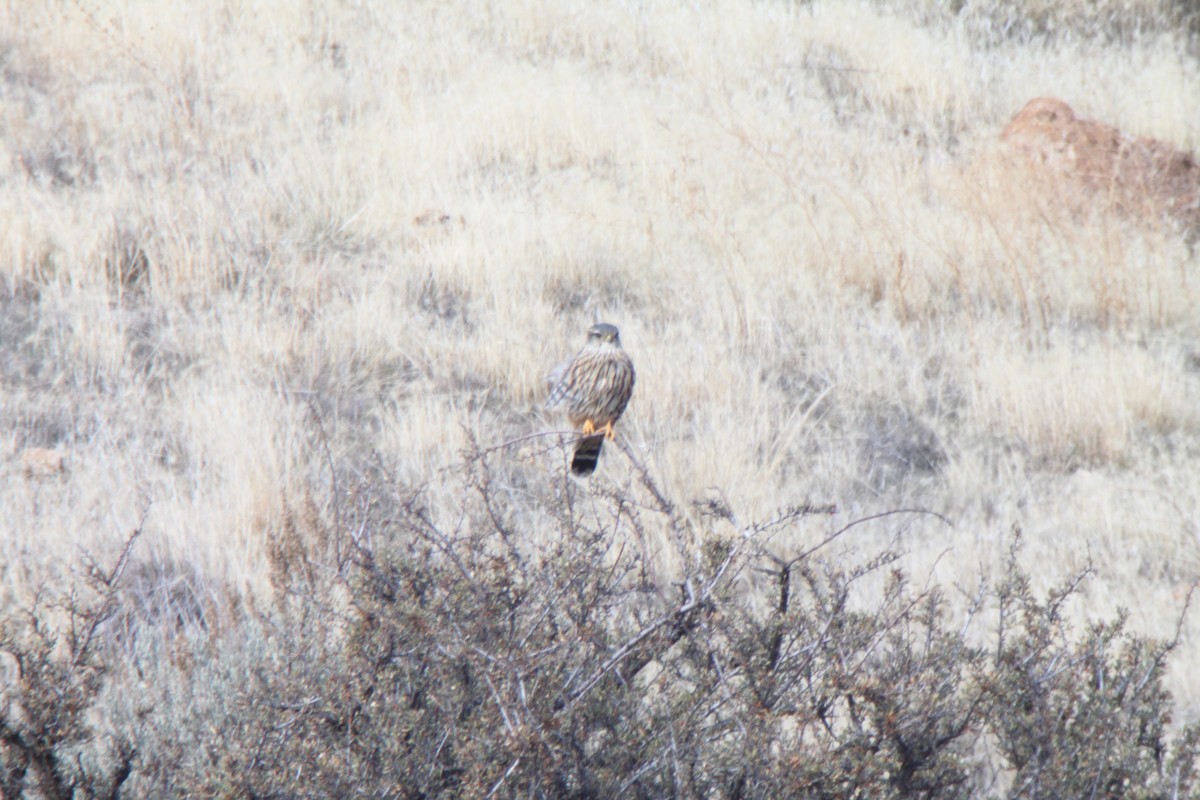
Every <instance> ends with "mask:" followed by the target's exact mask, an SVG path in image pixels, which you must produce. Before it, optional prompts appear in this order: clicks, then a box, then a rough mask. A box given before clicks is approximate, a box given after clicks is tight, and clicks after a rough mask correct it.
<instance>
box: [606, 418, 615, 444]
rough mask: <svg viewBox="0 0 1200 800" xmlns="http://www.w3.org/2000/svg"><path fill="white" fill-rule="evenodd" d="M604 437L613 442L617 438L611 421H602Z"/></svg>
mask: <svg viewBox="0 0 1200 800" xmlns="http://www.w3.org/2000/svg"><path fill="white" fill-rule="evenodd" d="M604 438H605V439H608V440H609V441H610V442H615V441H616V440H617V434H616V432H615V431H614V430H613V426H612V423H611V422H606V423H604Z"/></svg>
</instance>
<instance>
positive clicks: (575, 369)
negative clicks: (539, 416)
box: [546, 322, 634, 476]
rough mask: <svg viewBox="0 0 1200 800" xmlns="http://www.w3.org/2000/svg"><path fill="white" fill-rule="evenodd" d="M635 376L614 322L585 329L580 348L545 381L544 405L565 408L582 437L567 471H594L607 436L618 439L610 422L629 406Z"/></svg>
mask: <svg viewBox="0 0 1200 800" xmlns="http://www.w3.org/2000/svg"><path fill="white" fill-rule="evenodd" d="M633 377H634V376H633V361H632V360H631V359H630V358H629V354H628V353H626V352H625V351H624V350H622V349H621V334H620V333H619V332H618V331H617V328H616V326H615V325H609V324H608V323H607V322H601V323H598V324H596V325H593V326H592V327H591V328H590V329H589V330H588V333H587V342H586V343H585V344H584V346H583V349H582V350H580V351H579V352H578V353H576V354H575V357H574V358H572V359H571V360H570V361H568V362H566V363H564V364H561V365H560V366H559V367H558V368H557V369H555V371H554V372H553V373H551V375H550V377H549V378H548V379H547V382H548V383H549V384H550V387H551V388H550V399H549V400H547V401H546V408H548V409H551V408H559V407H562V408H565V409H566V412H567V419H569V420H570V422H571V425H572V426H573V427H575V428H577V429H578V430H579V432H580V433H581V434H582V435H583V438H582V439H580V440H579V443H578V444H576V445H575V456H574V458H572V459H571V472H573V473H575V474H576V475H580V476H585V475H591V474H592V472H594V471H595V469H596V462H597V461H598V460H599V458H600V448H601V447H603V446H604V439H605V437H607V438H608V439H610V440H611V439H614V438H616V435H615V434H614V433H613V423H614V422H616V421H617V420H618V419H620V417H621V413H622V412H623V411H625V406H627V405H628V404H629V397H630V395H632V394H633Z"/></svg>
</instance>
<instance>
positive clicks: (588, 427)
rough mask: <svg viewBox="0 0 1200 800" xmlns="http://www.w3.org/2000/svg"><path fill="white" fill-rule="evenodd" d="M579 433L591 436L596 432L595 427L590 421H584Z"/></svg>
mask: <svg viewBox="0 0 1200 800" xmlns="http://www.w3.org/2000/svg"><path fill="white" fill-rule="evenodd" d="M579 432H580V433H581V434H583V435H584V436H591V435H592V434H593V433H595V432H596V426H595V425H594V424H593V423H592V421H591V420H590V419H585V420H584V421H583V429H582V430H580V431H579Z"/></svg>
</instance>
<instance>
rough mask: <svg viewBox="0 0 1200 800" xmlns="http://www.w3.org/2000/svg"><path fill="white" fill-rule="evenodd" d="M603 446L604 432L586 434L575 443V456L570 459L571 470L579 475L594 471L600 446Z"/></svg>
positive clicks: (598, 457) (589, 473)
mask: <svg viewBox="0 0 1200 800" xmlns="http://www.w3.org/2000/svg"><path fill="white" fill-rule="evenodd" d="M603 446H604V434H603V433H598V434H596V435H595V436H588V437H587V438H585V439H582V440H581V441H580V442H579V444H577V445H575V457H574V458H572V459H571V472H573V473H575V474H576V475H578V476H580V477H585V476H587V475H591V474H592V473H593V472H595V471H596V462H597V461H599V460H600V448H602V447H603Z"/></svg>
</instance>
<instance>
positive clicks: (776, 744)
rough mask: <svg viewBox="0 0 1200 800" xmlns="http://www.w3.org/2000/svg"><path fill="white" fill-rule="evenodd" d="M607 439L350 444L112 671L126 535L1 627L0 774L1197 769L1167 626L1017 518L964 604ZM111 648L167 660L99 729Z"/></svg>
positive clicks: (133, 787)
mask: <svg viewBox="0 0 1200 800" xmlns="http://www.w3.org/2000/svg"><path fill="white" fill-rule="evenodd" d="M623 449H624V448H623ZM625 455H626V459H625V462H624V463H626V464H628V466H629V470H628V474H629V475H630V476H632V477H630V478H629V479H628V481H627V483H626V484H624V485H614V484H612V483H604V482H603V479H602V478H594V479H592V481H591V482H590V483H587V484H580V483H577V482H575V481H574V480H573V479H570V478H568V477H565V474H559V473H557V472H550V471H548V470H546V469H545V466H544V465H542V466H537V465H532V466H531V465H530V464H528V463H516V461H515V460H514V459H512V458H511V457H509V456H508V455H506V454H504V453H503V452H501V453H496V452H489V451H485V450H482V449H480V448H478V447H475V448H474V449H473V451H472V452H470V453H468V454H467V456H466V457H465V459H464V463H463V464H462V466H461V468H459V469H458V470H457V471H455V472H453V474H451V475H448V476H444V480H441V481H440V482H439V483H438V484H437V485H429V486H424V487H407V486H404V485H402V484H401V483H400V482H399V481H397V480H396V479H395V478H394V477H393V476H391V475H389V474H388V473H387V472H386V470H384V469H383V468H382V467H379V466H378V465H377V466H375V467H372V468H370V469H360V470H358V471H356V472H352V471H350V470H348V469H342V470H338V471H337V472H336V477H335V479H334V481H333V491H332V492H330V496H331V500H330V502H329V504H328V508H327V509H325V510H324V511H322V510H320V509H319V508H318V504H317V503H316V502H314V501H313V500H312V498H311V496H309V497H305V498H304V499H302V500H301V501H300V502H298V503H296V504H295V506H294V507H289V512H288V514H287V515H286V519H285V521H284V523H283V524H281V525H279V526H277V529H275V530H273V531H271V543H270V546H269V547H268V556H269V558H270V560H271V564H272V574H273V579H274V583H275V589H276V592H275V594H276V599H275V601H274V603H273V604H272V605H271V606H270V607H268V608H254V607H241V608H237V609H234V608H231V609H227V610H226V617H228V618H230V619H231V620H232V621H230V622H228V623H227V624H223V625H208V626H199V627H194V628H193V629H192V630H191V631H190V633H189V636H190V638H189V639H188V641H189V642H190V645H189V647H190V655H189V656H188V657H187V658H180V657H179V656H178V648H179V647H180V645H179V636H178V635H174V634H173V635H171V636H167V635H164V636H162V637H161V644H160V647H159V651H157V652H156V651H155V650H154V649H153V648H150V649H149V651H148V650H147V648H146V646H145V641H146V637H144V636H143V637H142V639H141V641H142V645H141V646H140V647H141V649H138V648H134V647H132V646H127V647H126V648H125V649H124V650H122V649H121V646H120V644H119V643H118V645H117V646H114V647H111V648H110V650H111V652H113V653H122V652H123V653H124V654H125V656H124V657H125V658H126V659H128V660H129V661H130V662H132V665H133V669H132V670H130V669H117V668H115V667H114V666H113V665H112V664H110V663H109V662H108V661H106V660H105V659H104V658H102V657H101V656H100V653H101V649H100V648H98V647H97V645H96V644H95V643H94V642H93V638H94V636H95V635H96V632H97V631H99V630H101V626H102V623H103V622H104V621H105V620H106V619H108V618H109V617H111V615H112V613H113V603H114V602H115V601H114V598H117V597H119V593H118V592H117V591H116V584H117V582H118V579H119V578H120V574H121V569H120V568H121V567H123V565H124V563H125V560H126V559H127V558H128V548H126V551H125V552H123V553H122V555H121V557H120V560H119V563H118V568H117V569H113V570H109V571H107V572H105V571H103V570H99V569H97V570H94V571H93V573H92V574H93V576H94V577H93V580H94V581H98V587H99V597H100V598H101V599H100V601H98V603H96V604H93V605H83V604H80V603H77V602H76V603H73V604H71V605H69V606H68V611H69V614H68V616H69V619H70V623H71V624H70V626H69V633H68V634H67V638H66V640H65V646H63V641H62V640H60V639H58V638H56V634H53V633H51V632H50V631H49V628H48V627H47V624H48V623H47V622H46V620H45V615H44V613H43V612H44V611H45V605H44V604H41V603H39V604H38V605H37V606H35V607H34V608H33V609H31V610H30V613H29V614H28V615H26V616H25V617H22V618H18V617H12V618H9V619H6V620H4V623H3V627H0V650H2V651H3V652H4V653H5V654H6V657H7V658H8V660H9V661H10V662H13V663H15V665H16V666H15V668H10V669H9V671H8V674H9V675H10V678H9V679H8V680H7V682H6V684H5V687H4V693H3V695H2V696H0V769H2V771H0V780H2V783H0V788H2V789H3V792H4V796H5V797H19V796H30V797H37V796H49V797H66V796H70V795H72V793H74V792H78V793H80V796H96V795H99V796H110V797H116V796H117V795H118V794H120V793H122V792H124V793H126V794H128V795H136V796H156V797H158V796H246V797H341V796H371V797H397V798H435V797H531V798H614V797H633V798H664V797H678V798H775V797H807V798H831V799H834V798H837V799H843V798H845V799H848V798H865V797H872V798H876V797H879V798H888V797H894V798H910V797H912V798H964V797H1012V798H1039V797H1143V798H1150V797H1155V798H1167V797H1195V796H1197V795H1198V793H1197V789H1196V781H1195V768H1196V764H1197V756H1198V749H1200V733H1198V730H1197V728H1195V727H1185V728H1184V729H1183V730H1182V731H1181V732H1180V733H1179V734H1178V736H1176V737H1175V738H1174V740H1173V741H1169V738H1170V737H1169V733H1168V724H1169V710H1170V707H1171V698H1170V697H1169V696H1168V694H1167V693H1166V692H1165V690H1164V689H1163V687H1162V678H1163V673H1164V670H1165V669H1166V665H1167V657H1168V655H1169V654H1170V652H1171V650H1172V647H1173V642H1154V641H1149V640H1147V639H1144V638H1142V637H1139V636H1136V635H1133V634H1131V633H1129V632H1127V631H1126V630H1125V618H1124V617H1123V616H1120V617H1118V618H1117V619H1115V620H1113V621H1111V622H1108V623H1105V624H1097V625H1094V626H1092V627H1091V628H1088V629H1086V630H1084V631H1081V632H1078V633H1076V632H1073V631H1072V629H1071V627H1070V626H1069V625H1068V624H1067V622H1066V617H1065V607H1066V604H1067V603H1068V602H1069V601H1070V600H1071V598H1072V597H1075V596H1076V595H1077V594H1078V589H1079V585H1080V583H1081V581H1083V580H1084V579H1085V578H1086V572H1085V573H1082V574H1078V575H1073V576H1070V578H1069V579H1068V580H1067V581H1066V582H1065V583H1064V584H1063V586H1062V587H1061V588H1060V589H1058V590H1055V591H1053V592H1051V593H1050V594H1049V596H1048V597H1047V598H1046V599H1040V598H1039V597H1038V596H1037V595H1036V594H1035V593H1034V592H1033V591H1031V589H1030V586H1029V581H1028V579H1027V577H1026V576H1025V574H1024V573H1023V572H1022V570H1021V569H1020V567H1019V564H1018V554H1019V544H1020V535H1019V532H1017V533H1016V534H1015V535H1014V537H1013V544H1012V548H1011V551H1010V553H1009V557H1008V558H1007V560H1006V562H1005V563H1004V564H1003V565H1001V568H1000V570H999V572H1000V574H999V575H997V576H993V578H992V582H991V583H988V582H987V581H984V580H981V581H980V583H979V585H978V589H977V590H975V591H974V592H973V593H972V594H971V595H970V596H968V597H966V598H965V604H966V614H965V616H964V615H963V614H961V613H960V614H958V616H957V618H958V620H959V622H958V624H957V625H952V624H951V623H950V622H949V621H948V617H949V616H950V615H949V613H948V610H947V609H948V606H947V598H946V596H945V595H944V594H943V591H942V590H941V589H938V588H931V589H926V590H917V589H914V587H913V586H912V585H910V583H909V580H908V578H907V576H906V575H905V574H904V572H903V571H902V570H901V569H900V568H899V565H898V553H897V551H896V549H895V548H889V549H884V550H883V551H881V552H879V553H877V554H875V555H874V556H873V557H869V558H867V559H866V560H865V561H860V562H856V563H855V564H848V563H841V562H840V561H839V559H838V558H836V557H835V556H833V555H831V551H832V550H833V549H834V548H830V547H826V546H825V545H828V544H829V542H830V541H832V540H833V539H835V538H837V537H838V536H841V535H842V534H843V533H844V532H845V530H846V529H842V530H839V531H835V532H833V533H831V534H830V535H829V536H828V537H826V539H825V540H824V541H822V542H819V543H817V544H816V545H815V546H813V547H811V548H809V549H807V550H805V551H803V552H798V553H795V554H793V555H791V556H790V557H789V558H786V559H785V558H782V557H781V556H780V555H779V554H778V552H776V551H773V550H771V549H769V548H768V547H766V546H765V543H766V541H767V540H768V539H769V538H770V537H771V536H772V535H776V534H778V533H779V532H781V531H784V530H786V529H787V528H788V527H789V526H793V525H795V524H796V523H797V522H798V520H800V519H801V518H803V517H805V516H808V515H812V514H823V513H828V512H829V511H831V510H832V509H831V508H829V507H813V506H800V507H794V508H788V509H784V510H783V511H782V512H781V513H780V514H779V515H778V516H776V517H775V518H773V519H770V520H766V521H763V522H749V523H744V522H742V521H740V520H739V519H738V516H737V514H736V513H735V512H734V511H733V510H732V509H731V508H730V506H729V505H728V503H727V502H726V501H725V500H723V499H721V498H719V497H710V498H708V499H705V500H703V501H699V502H697V503H694V504H693V505H692V506H690V507H688V508H686V509H685V508H683V507H681V506H680V504H679V503H678V502H676V501H675V500H673V499H671V498H669V497H667V496H666V495H665V494H664V493H663V491H662V490H661V489H660V487H659V485H658V484H657V482H656V481H655V480H654V479H653V477H652V476H651V475H650V473H649V472H648V471H647V469H646V468H645V467H643V466H642V465H641V464H639V463H638V462H637V460H636V458H635V457H634V455H633V454H632V453H631V452H630V451H629V450H628V449H625ZM564 473H565V471H564ZM656 537H657V538H656ZM654 541H659V542H664V543H668V546H669V547H673V548H674V549H675V550H676V552H675V553H674V555H675V556H676V562H675V563H676V564H678V565H679V566H677V567H675V570H676V572H675V573H674V574H673V575H672V578H670V579H667V580H663V579H662V578H661V576H659V575H658V574H657V573H658V572H659V571H661V569H662V568H661V560H660V559H657V558H656V556H655V553H654V550H655V546H652V545H651V544H650V543H651V542H654ZM130 543H132V541H131V542H130ZM656 565H657V566H656ZM878 578H882V580H880V581H877V583H878V584H879V585H881V586H882V587H883V588H882V590H880V591H877V592H876V593H875V596H874V599H872V600H870V601H869V602H865V603H864V601H863V596H864V592H863V591H862V590H861V587H862V586H863V584H864V583H865V582H866V581H867V580H871V581H876V579H878ZM664 586H665V588H664ZM748 587H752V588H748ZM764 596H765V597H766V600H767V602H765V603H764V602H762V600H763V597H764ZM964 620H965V621H964ZM985 631H986V633H985ZM973 634H974V635H973ZM168 642H170V644H169V645H168ZM972 642H975V643H976V644H972ZM980 643H982V644H980ZM168 650H169V651H170V654H171V655H170V657H165V658H164V657H162V656H163V655H164V654H167V651H168ZM155 670H157V672H156V671H155ZM131 673H137V674H139V675H146V674H150V675H153V676H156V677H155V679H154V680H152V681H151V680H148V681H147V683H148V684H150V685H153V686H157V687H160V688H159V689H158V690H157V693H156V692H155V691H149V692H148V693H147V702H148V703H150V707H149V708H148V709H143V711H142V712H140V714H139V715H137V716H136V717H130V718H129V719H130V721H129V723H128V725H127V729H124V730H122V731H121V732H120V735H119V736H117V737H115V739H114V738H113V737H112V736H108V737H105V738H104V741H103V742H101V741H100V739H101V737H99V736H97V735H96V733H95V731H94V730H93V729H92V728H91V727H89V723H88V722H87V718H86V712H87V711H88V709H89V708H92V707H95V709H96V710H97V711H98V713H103V712H104V709H105V708H111V707H112V703H113V701H112V699H111V697H110V695H108V694H106V693H105V692H104V691H103V687H105V686H108V687H109V691H110V692H112V693H114V694H120V692H121V690H122V687H121V686H116V687H115V688H114V687H113V684H114V683H117V682H119V681H122V680H128V675H129V674H131ZM106 704H107V705H106ZM123 719H124V718H123V717H120V716H119V715H117V716H114V717H113V718H112V719H110V720H109V724H110V726H115V727H117V728H118V729H120V728H121V725H122V724H123V723H122V722H121V721H122V720H123ZM135 719H136V723H135V722H134V721H133V720H135ZM114 741H115V742H117V744H116V745H114V744H113V742H114ZM83 751H87V752H88V754H87V756H86V757H84V758H81V757H80V755H79V754H80V753H81V752H83ZM102 761H103V762H105V766H104V767H103V768H100V767H97V768H94V769H86V768H85V767H84V765H85V764H89V763H91V764H96V763H100V762H102Z"/></svg>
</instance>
